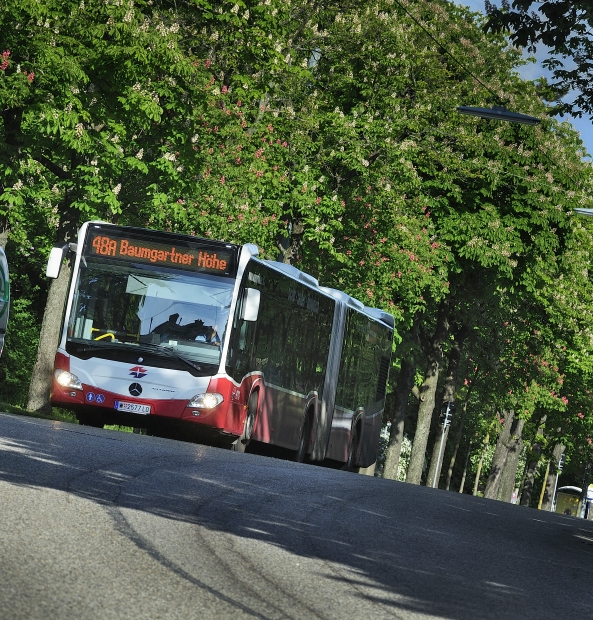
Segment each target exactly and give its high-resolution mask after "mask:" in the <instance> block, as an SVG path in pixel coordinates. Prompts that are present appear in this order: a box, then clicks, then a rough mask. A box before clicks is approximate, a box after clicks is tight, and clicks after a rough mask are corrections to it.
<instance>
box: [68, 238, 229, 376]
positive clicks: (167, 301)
mask: <svg viewBox="0 0 593 620" xmlns="http://www.w3.org/2000/svg"><path fill="white" fill-rule="evenodd" d="M102 229H103V230H102ZM102 248H104V251H103V252H101V251H100V250H101V249H102ZM130 248H135V252H136V253H135V254H134V253H133V251H130ZM138 248H139V249H138ZM122 249H123V250H127V251H128V252H129V254H123V253H122V252H121V250H122ZM139 252H143V255H142V254H141V255H140V256H139V255H138V253H139ZM236 254H237V252H236V249H235V247H234V246H231V245H224V244H222V243H221V244H212V243H209V242H208V241H207V240H201V239H190V240H188V239H187V238H186V239H183V238H180V237H177V236H173V235H171V236H169V235H162V236H155V235H151V236H150V238H148V237H147V236H146V235H144V236H143V235H142V234H141V232H138V231H131V230H130V229H125V228H119V229H114V228H113V227H111V226H110V227H101V226H96V227H95V228H94V229H90V230H89V231H88V233H87V236H86V239H85V245H84V248H83V254H82V256H81V260H80V264H79V269H78V273H77V277H76V284H75V287H74V296H73V303H72V307H71V312H70V318H69V322H68V325H67V343H66V348H67V349H68V350H71V352H72V353H75V354H79V353H83V354H84V353H89V352H91V354H92V356H97V357H110V356H112V355H113V352H114V350H120V351H121V352H122V353H123V352H124V351H127V352H135V354H137V355H139V354H141V353H142V354H143V355H145V354H146V352H147V351H148V352H149V354H150V353H154V355H156V356H157V357H165V356H166V357H169V358H171V357H174V358H177V359H181V360H183V361H185V362H186V366H193V367H194V368H198V369H199V368H200V367H201V366H202V365H204V366H207V367H208V368H210V369H211V370H212V369H213V368H214V367H217V366H219V364H220V360H221V352H222V344H223V341H224V337H225V332H226V327H227V324H228V320H229V311H230V307H231V303H232V299H233V290H234V286H235V279H234V275H235V272H236V263H237V260H236ZM204 256H206V257H210V259H209V263H206V260H205V259H203V257H204ZM212 257H214V258H212ZM159 259H160V260H159ZM171 259H173V261H172V260H171ZM175 259H176V260H175ZM176 261H178V264H176V265H172V262H176ZM199 261H200V262H199ZM158 365H164V366H170V364H168V363H165V364H160V363H159V364H158Z"/></svg>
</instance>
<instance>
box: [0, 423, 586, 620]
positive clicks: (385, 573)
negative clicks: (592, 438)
mask: <svg viewBox="0 0 593 620" xmlns="http://www.w3.org/2000/svg"><path fill="white" fill-rule="evenodd" d="M0 481H3V482H5V483H10V484H14V485H22V486H28V487H33V488H40V487H42V488H43V487H44V488H50V489H57V490H61V491H64V492H68V493H72V494H75V495H77V496H78V497H82V498H86V499H88V500H90V501H93V502H97V503H101V504H104V505H106V506H115V507H117V508H118V509H131V510H135V511H141V512H144V513H150V514H153V515H157V516H159V517H162V518H166V519H171V520H175V521H181V522H184V523H188V524H194V525H196V526H199V527H200V528H205V529H206V530H209V531H218V532H224V533H227V534H231V535H234V536H236V537H239V538H242V539H253V540H259V541H263V542H265V543H266V544H269V545H272V546H274V547H277V548H280V549H283V550H286V551H288V552H289V553H290V554H293V555H294V556H297V557H308V558H316V559H319V560H321V561H322V562H325V563H326V565H327V568H328V570H327V574H329V578H330V579H333V580H335V582H336V583H341V584H347V585H348V586H349V587H350V588H351V589H352V590H353V591H354V592H358V596H360V597H362V598H364V599H366V600H368V601H374V602H376V603H380V604H381V605H383V606H387V607H389V608H392V609H393V613H394V616H396V617H400V612H405V611H406V610H407V611H410V612H414V613H416V614H426V615H428V616H431V617H432V616H435V617H442V618H454V619H468V620H469V619H471V620H476V619H480V618H522V619H523V618H561V617H572V616H573V614H578V615H579V616H580V617H587V618H591V617H593V606H592V605H591V602H590V586H591V583H593V580H592V577H593V523H591V522H585V521H581V520H577V519H572V518H568V517H562V516H560V515H554V514H549V513H541V512H538V511H535V510H532V509H528V508H521V507H517V506H511V505H508V504H503V503H500V502H494V501H488V500H481V499H477V498H472V497H469V496H463V495H459V494H458V493H452V492H445V491H435V490H433V489H427V488H425V487H416V486H413V485H406V484H404V483H397V482H392V481H387V480H380V479H376V478H368V477H366V476H357V475H355V474H348V473H345V472H341V471H335V470H331V469H324V468H320V467H314V466H307V465H300V464H296V463H290V462H286V461H279V460H277V459H272V458H264V457H261V456H255V455H251V454H237V453H232V452H228V451H224V450H220V449H216V448H209V447H205V446H200V445H194V444H187V443H181V442H173V441H169V440H164V439H158V438H153V437H146V436H139V435H132V434H123V433H117V432H113V431H102V430H95V429H88V428H84V427H79V426H76V425H70V424H65V423H57V422H46V421H40V420H33V419H27V418H18V417H13V416H7V415H0ZM327 574H326V576H325V578H328V577H327ZM403 615H404V616H405V613H404V614H403Z"/></svg>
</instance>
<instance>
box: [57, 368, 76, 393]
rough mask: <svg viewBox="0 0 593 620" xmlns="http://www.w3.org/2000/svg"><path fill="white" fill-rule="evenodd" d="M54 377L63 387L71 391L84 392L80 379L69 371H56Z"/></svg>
mask: <svg viewBox="0 0 593 620" xmlns="http://www.w3.org/2000/svg"><path fill="white" fill-rule="evenodd" d="M54 377H55V378H56V381H57V382H58V383H59V384H60V385H61V386H62V387H65V388H70V389H71V390H82V384H81V383H80V379H79V378H78V377H77V376H76V375H73V374H72V373H71V372H68V371H67V370H59V369H58V370H56V371H55V372H54Z"/></svg>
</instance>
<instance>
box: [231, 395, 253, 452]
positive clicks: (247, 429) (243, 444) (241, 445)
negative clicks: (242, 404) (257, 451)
mask: <svg viewBox="0 0 593 620" xmlns="http://www.w3.org/2000/svg"><path fill="white" fill-rule="evenodd" d="M258 402H259V392H258V390H254V391H253V392H252V393H251V396H250V397H249V403H248V405H247V417H246V418H245V424H244V426H243V432H242V433H241V437H239V439H237V441H235V442H234V443H233V447H232V449H233V450H234V451H235V452H245V450H246V448H247V446H248V445H249V442H250V441H251V436H252V435H253V430H254V428H255V421H256V418H257V407H258Z"/></svg>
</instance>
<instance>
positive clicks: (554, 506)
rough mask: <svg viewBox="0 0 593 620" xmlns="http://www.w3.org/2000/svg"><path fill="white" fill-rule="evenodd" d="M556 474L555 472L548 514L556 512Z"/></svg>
mask: <svg viewBox="0 0 593 620" xmlns="http://www.w3.org/2000/svg"><path fill="white" fill-rule="evenodd" d="M558 476H559V474H558V472H556V480H554V492H553V493H552V505H551V506H550V512H554V510H556V487H557V486H558Z"/></svg>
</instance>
